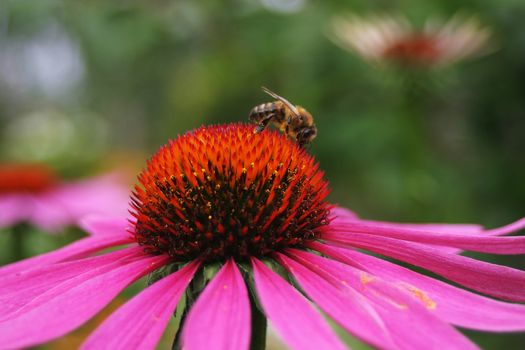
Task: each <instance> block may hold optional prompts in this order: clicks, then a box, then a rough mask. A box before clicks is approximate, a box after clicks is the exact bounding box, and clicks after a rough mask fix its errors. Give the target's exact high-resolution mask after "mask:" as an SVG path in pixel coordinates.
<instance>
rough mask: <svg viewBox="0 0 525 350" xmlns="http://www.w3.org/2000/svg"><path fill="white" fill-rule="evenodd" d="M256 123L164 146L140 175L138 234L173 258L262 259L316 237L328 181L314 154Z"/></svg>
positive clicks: (135, 200) (204, 131) (202, 132)
mask: <svg viewBox="0 0 525 350" xmlns="http://www.w3.org/2000/svg"><path fill="white" fill-rule="evenodd" d="M253 131H254V127H253V125H242V124H230V125H224V126H212V127H202V128H200V129H198V130H195V131H192V132H189V133H187V134H185V135H183V136H180V137H178V138H177V139H175V140H172V141H170V142H169V143H168V144H167V145H165V146H163V147H162V148H161V149H160V150H159V151H158V152H157V153H156V154H155V155H154V156H153V157H152V158H151V159H150V161H149V162H148V164H147V167H146V169H145V170H144V171H143V172H142V173H141V174H140V175H139V182H140V185H137V186H136V187H135V191H134V193H133V196H132V206H133V209H132V214H133V216H134V217H135V227H134V230H133V232H132V233H133V234H134V236H135V238H136V240H137V242H138V243H139V244H141V245H142V246H144V247H145V249H146V251H148V252H150V253H154V254H158V253H168V254H169V255H170V256H171V258H172V259H173V260H174V261H189V260H192V259H195V258H200V259H203V260H205V261H215V260H222V259H224V258H227V257H234V258H236V259H246V258H248V257H250V256H256V257H262V256H265V255H268V254H270V253H272V252H275V251H279V250H282V249H284V248H286V247H290V246H298V245H301V244H302V243H303V242H305V241H306V240H311V239H314V238H315V237H316V233H315V229H316V228H318V227H319V226H322V225H324V224H326V223H327V216H328V212H329V206H328V204H327V203H326V202H325V198H326V196H327V195H328V183H327V182H326V181H325V180H324V179H323V173H322V171H320V170H319V167H318V164H317V163H316V162H315V160H314V158H313V157H311V156H310V155H309V154H308V153H306V152H305V151H304V150H303V149H301V148H300V147H298V146H297V145H296V144H295V143H294V142H292V141H291V140H289V139H286V138H285V137H284V136H283V135H282V134H280V133H278V132H270V131H265V132H262V133H260V134H255V133H254V132H253Z"/></svg>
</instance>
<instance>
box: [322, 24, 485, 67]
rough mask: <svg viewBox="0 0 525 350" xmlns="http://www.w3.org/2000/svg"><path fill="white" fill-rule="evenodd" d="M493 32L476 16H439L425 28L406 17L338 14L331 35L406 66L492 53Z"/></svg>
mask: <svg viewBox="0 0 525 350" xmlns="http://www.w3.org/2000/svg"><path fill="white" fill-rule="evenodd" d="M489 37H490V31H489V30H488V28H486V27H483V26H482V25H481V24H480V22H479V20H478V19H477V18H476V17H470V18H466V17H463V16H459V15H456V16H454V17H453V18H452V19H451V20H449V21H448V22H447V23H440V22H439V21H437V20H435V19H430V20H428V21H427V23H426V24H425V26H424V27H423V28H421V29H418V28H415V27H414V26H413V25H412V24H410V22H409V21H408V20H407V19H406V18H403V17H393V16H376V17H370V18H360V17H358V16H353V15H351V16H346V17H337V18H335V19H334V20H333V22H332V28H331V38H332V39H333V41H334V42H335V43H336V44H338V45H339V46H340V47H342V48H344V49H347V50H351V51H354V52H356V53H357V54H359V55H360V56H362V57H363V58H365V59H366V60H370V61H373V62H375V63H390V64H394V65H397V66H403V67H442V66H445V65H450V64H453V63H455V62H458V61H460V60H463V59H466V58H468V57H472V56H475V55H480V54H482V53H486V52H488V50H487V46H488V40H489Z"/></svg>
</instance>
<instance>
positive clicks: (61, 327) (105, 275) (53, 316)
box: [0, 255, 167, 348]
mask: <svg viewBox="0 0 525 350" xmlns="http://www.w3.org/2000/svg"><path fill="white" fill-rule="evenodd" d="M166 261H167V257H165V256H145V255H144V257H143V258H142V259H139V260H137V259H135V260H131V261H130V262H126V261H125V260H122V264H121V266H115V267H114V268H112V269H111V270H109V271H103V272H100V271H97V270H94V271H92V272H86V273H84V274H81V275H79V276H77V277H74V278H71V279H68V280H66V281H64V282H62V283H59V284H58V285H56V286H55V287H54V288H51V289H49V290H48V291H47V292H45V293H43V294H40V295H38V297H37V298H35V299H33V300H31V301H30V302H29V303H27V304H26V305H24V306H23V307H22V308H21V309H20V310H18V311H17V312H16V315H15V316H14V317H10V318H9V319H8V320H6V321H2V322H0V345H1V346H2V347H3V348H21V347H28V346H31V345H35V344H40V343H44V342H46V341H48V340H51V339H54V338H57V337H60V336H62V335H64V334H66V333H68V332H70V331H71V330H73V329H75V328H77V327H78V326H80V325H82V324H83V323H84V322H86V321H87V320H88V319H90V318H91V317H92V316H94V315H95V314H96V313H97V312H99V311H100V310H101V309H102V308H104V306H106V305H107V304H108V303H109V302H110V301H111V300H112V299H113V298H114V297H115V296H116V295H117V294H118V293H120V291H122V290H123V289H124V288H125V287H126V286H128V285H129V284H130V283H132V282H134V281H136V280H137V279H139V278H140V277H142V276H143V275H145V274H147V273H149V272H151V271H153V270H155V269H157V268H158V267H160V266H161V265H163V264H165V263H166ZM28 330H30V331H28Z"/></svg>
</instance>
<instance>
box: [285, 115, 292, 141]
mask: <svg viewBox="0 0 525 350" xmlns="http://www.w3.org/2000/svg"><path fill="white" fill-rule="evenodd" d="M290 125H292V117H290V116H288V119H286V126H285V128H284V131H285V133H284V134H285V135H286V137H288V136H289V135H290Z"/></svg>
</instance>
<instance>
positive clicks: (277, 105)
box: [249, 86, 317, 147]
mask: <svg viewBox="0 0 525 350" xmlns="http://www.w3.org/2000/svg"><path fill="white" fill-rule="evenodd" d="M262 89H263V91H264V92H266V93H267V94H268V95H270V96H272V97H273V98H275V99H276V101H273V102H268V103H263V104H260V105H258V106H255V107H254V108H252V110H251V111H250V115H249V118H250V121H252V122H254V123H257V126H256V127H255V131H254V132H255V133H259V132H261V131H263V130H264V129H265V128H266V127H267V126H268V124H270V123H272V124H273V125H275V126H277V127H278V128H279V129H280V130H281V131H282V132H284V133H285V134H286V135H287V136H288V137H290V138H292V139H294V140H295V141H296V142H297V143H298V144H299V146H301V147H304V146H305V145H307V144H309V143H310V142H312V140H313V139H314V138H315V137H316V136H317V127H316V126H315V124H314V118H313V117H312V115H311V114H310V113H309V112H308V111H307V110H306V109H304V108H303V107H301V106H295V105H293V104H291V103H290V101H288V100H287V99H285V98H284V97H282V96H279V95H277V94H276V93H275V92H273V91H270V90H269V89H267V88H265V87H264V86H263V87H262Z"/></svg>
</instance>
